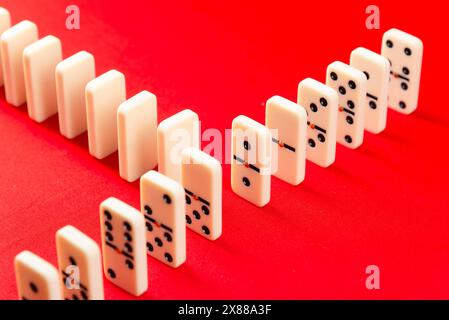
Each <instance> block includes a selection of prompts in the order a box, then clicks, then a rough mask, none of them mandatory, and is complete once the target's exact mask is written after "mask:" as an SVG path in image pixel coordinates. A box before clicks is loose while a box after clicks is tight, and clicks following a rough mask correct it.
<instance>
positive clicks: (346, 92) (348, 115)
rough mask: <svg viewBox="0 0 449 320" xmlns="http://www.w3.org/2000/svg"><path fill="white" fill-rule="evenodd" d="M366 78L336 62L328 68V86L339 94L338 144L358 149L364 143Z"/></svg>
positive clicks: (360, 72) (345, 65)
mask: <svg viewBox="0 0 449 320" xmlns="http://www.w3.org/2000/svg"><path fill="white" fill-rule="evenodd" d="M366 82H367V79H366V76H365V74H364V73H363V72H362V71H360V70H357V69H355V68H353V67H351V66H348V65H347V64H345V63H343V62H340V61H336V62H333V63H331V64H330V65H329V66H328V67H327V77H326V84H327V85H328V86H329V87H331V88H333V89H335V90H337V91H338V94H339V108H338V111H339V115H338V120H337V122H338V124H337V142H338V143H341V144H342V145H344V146H346V147H348V148H351V149H356V148H358V147H359V146H360V145H361V144H362V142H363V133H364V128H365V108H366Z"/></svg>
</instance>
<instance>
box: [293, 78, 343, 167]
mask: <svg viewBox="0 0 449 320" xmlns="http://www.w3.org/2000/svg"><path fill="white" fill-rule="evenodd" d="M298 104H300V105H302V106H304V108H305V109H306V112H307V125H308V128H307V152H306V153H307V155H306V156H307V159H308V160H310V161H312V162H313V163H315V164H317V165H319V166H321V167H328V166H330V165H331V164H332V163H334V161H335V147H336V139H337V113H338V111H337V110H338V94H337V92H336V91H335V90H334V89H332V88H330V87H328V86H326V85H324V84H322V83H321V82H318V81H316V80H314V79H311V78H307V79H304V80H303V81H301V82H300V83H299V86H298Z"/></svg>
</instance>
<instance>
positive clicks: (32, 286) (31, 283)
mask: <svg viewBox="0 0 449 320" xmlns="http://www.w3.org/2000/svg"><path fill="white" fill-rule="evenodd" d="M30 288H31V291H33V292H34V293H37V292H38V291H39V290H38V288H37V286H36V284H35V283H34V282H30Z"/></svg>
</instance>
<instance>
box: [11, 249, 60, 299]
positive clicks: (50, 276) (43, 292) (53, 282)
mask: <svg viewBox="0 0 449 320" xmlns="http://www.w3.org/2000/svg"><path fill="white" fill-rule="evenodd" d="M14 269H15V273H16V282H17V290H18V294H19V299H22V300H61V299H62V289H61V284H60V283H61V282H60V279H59V274H58V270H57V269H56V268H55V267H54V266H53V265H52V264H50V263H49V262H47V261H45V260H44V259H42V258H41V257H39V256H37V255H35V254H34V253H32V252H30V251H22V252H21V253H19V254H18V255H17V256H16V257H15V259H14Z"/></svg>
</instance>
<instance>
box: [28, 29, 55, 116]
mask: <svg viewBox="0 0 449 320" xmlns="http://www.w3.org/2000/svg"><path fill="white" fill-rule="evenodd" d="M61 60H62V47H61V41H60V40H59V39H58V38H56V37H54V36H47V37H45V38H42V39H40V40H38V41H36V42H35V43H33V44H30V45H29V46H28V47H26V48H25V50H24V51H23V69H24V75H25V88H26V97H27V105H28V115H29V116H30V118H31V119H33V120H35V121H36V122H42V121H44V120H46V119H48V118H49V117H51V116H52V115H54V114H56V113H57V112H58V103H57V99H56V79H55V78H56V77H55V70H56V66H57V65H58V63H59V62H61Z"/></svg>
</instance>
